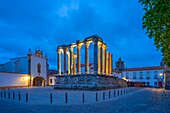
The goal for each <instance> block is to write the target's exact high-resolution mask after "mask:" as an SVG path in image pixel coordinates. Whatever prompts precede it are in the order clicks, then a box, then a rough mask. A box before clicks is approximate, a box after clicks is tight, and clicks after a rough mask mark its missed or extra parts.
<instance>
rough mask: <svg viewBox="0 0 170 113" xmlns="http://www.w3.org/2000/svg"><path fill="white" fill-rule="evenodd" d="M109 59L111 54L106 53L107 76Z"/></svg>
mask: <svg viewBox="0 0 170 113" xmlns="http://www.w3.org/2000/svg"><path fill="white" fill-rule="evenodd" d="M108 58H109V53H108V52H107V53H106V74H108V67H109V66H108Z"/></svg>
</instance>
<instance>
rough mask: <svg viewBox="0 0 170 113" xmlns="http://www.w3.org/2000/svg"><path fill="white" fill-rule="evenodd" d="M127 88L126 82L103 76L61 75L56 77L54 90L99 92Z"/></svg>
mask: <svg viewBox="0 0 170 113" xmlns="http://www.w3.org/2000/svg"><path fill="white" fill-rule="evenodd" d="M118 87H127V83H126V81H124V80H122V79H119V78H116V77H113V76H105V75H92V74H85V75H62V76H56V84H55V86H54V89H79V90H81V89H82V90H100V89H112V88H118Z"/></svg>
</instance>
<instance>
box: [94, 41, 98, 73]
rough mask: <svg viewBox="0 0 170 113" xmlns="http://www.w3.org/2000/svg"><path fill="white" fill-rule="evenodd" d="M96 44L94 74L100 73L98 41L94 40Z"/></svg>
mask: <svg viewBox="0 0 170 113" xmlns="http://www.w3.org/2000/svg"><path fill="white" fill-rule="evenodd" d="M93 42H94V74H97V73H98V40H97V39H96V38H94V39H93Z"/></svg>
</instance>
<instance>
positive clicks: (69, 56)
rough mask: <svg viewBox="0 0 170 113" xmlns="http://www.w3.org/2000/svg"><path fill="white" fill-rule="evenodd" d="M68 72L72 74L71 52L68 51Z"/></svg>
mask: <svg viewBox="0 0 170 113" xmlns="http://www.w3.org/2000/svg"><path fill="white" fill-rule="evenodd" d="M67 55H68V61H67V62H68V74H70V53H69V52H68V54H67Z"/></svg>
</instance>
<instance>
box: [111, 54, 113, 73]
mask: <svg viewBox="0 0 170 113" xmlns="http://www.w3.org/2000/svg"><path fill="white" fill-rule="evenodd" d="M111 74H113V54H111Z"/></svg>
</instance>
